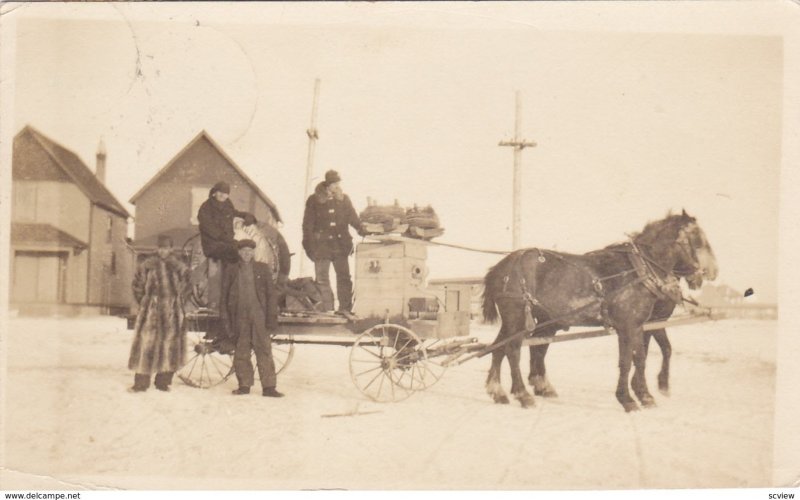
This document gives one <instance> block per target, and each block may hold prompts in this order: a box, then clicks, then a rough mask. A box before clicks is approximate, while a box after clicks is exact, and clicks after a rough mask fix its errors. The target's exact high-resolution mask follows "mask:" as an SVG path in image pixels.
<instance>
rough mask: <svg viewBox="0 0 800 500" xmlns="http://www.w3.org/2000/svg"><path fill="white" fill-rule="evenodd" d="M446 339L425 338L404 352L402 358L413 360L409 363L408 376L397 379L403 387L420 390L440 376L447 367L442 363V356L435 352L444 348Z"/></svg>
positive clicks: (430, 384)
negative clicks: (411, 350) (409, 350)
mask: <svg viewBox="0 0 800 500" xmlns="http://www.w3.org/2000/svg"><path fill="white" fill-rule="evenodd" d="M446 343H447V341H446V340H442V339H425V340H422V341H420V343H419V344H417V345H416V346H415V347H414V348H413V352H408V353H406V355H405V357H404V358H402V359H401V361H403V360H409V361H411V360H413V363H411V364H410V368H409V370H408V371H409V373H408V375H409V376H408V377H404V378H402V379H400V380H399V381H398V383H399V384H401V385H402V386H403V387H406V388H408V389H410V390H412V391H422V390H425V389H427V388H428V387H430V386H432V385H433V384H435V383H436V382H438V381H439V379H440V378H442V375H444V372H445V371H446V370H447V367H446V366H444V365H443V364H442V362H443V360H444V358H443V357H441V356H437V353H438V352H439V351H441V350H442V349H444V348H445V346H446Z"/></svg>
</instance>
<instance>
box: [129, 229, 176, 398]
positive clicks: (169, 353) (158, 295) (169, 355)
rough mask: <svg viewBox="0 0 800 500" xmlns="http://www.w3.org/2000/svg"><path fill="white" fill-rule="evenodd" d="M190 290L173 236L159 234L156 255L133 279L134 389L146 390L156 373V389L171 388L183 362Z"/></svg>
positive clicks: (131, 367)
mask: <svg viewBox="0 0 800 500" xmlns="http://www.w3.org/2000/svg"><path fill="white" fill-rule="evenodd" d="M190 291H191V285H190V283H189V266H187V265H186V264H184V263H183V262H181V261H180V260H178V259H176V258H175V257H174V256H172V238H170V237H169V236H159V237H158V249H157V250H156V255H155V256H153V257H149V258H148V259H147V260H145V261H144V262H142V263H141V264H140V265H139V266H138V268H137V270H136V275H135V276H134V279H133V295H134V297H135V298H136V302H138V303H139V312H138V314H137V315H136V324H135V326H134V331H135V335H134V337H133V345H132V346H131V353H130V357H129V359H128V368H130V369H131V370H133V371H134V372H135V373H136V375H135V376H134V383H133V387H131V388H130V391H131V392H143V391H146V390H147V388H148V387H150V377H151V375H152V374H153V373H155V374H156V377H155V386H156V389H158V390H161V391H168V390H169V386H170V384H172V376H173V374H174V373H175V370H177V369H178V368H180V367H181V366H183V363H184V358H185V345H184V343H185V341H186V323H185V321H184V310H183V301H184V300H185V298H186V296H187V295H188V294H189V293H190Z"/></svg>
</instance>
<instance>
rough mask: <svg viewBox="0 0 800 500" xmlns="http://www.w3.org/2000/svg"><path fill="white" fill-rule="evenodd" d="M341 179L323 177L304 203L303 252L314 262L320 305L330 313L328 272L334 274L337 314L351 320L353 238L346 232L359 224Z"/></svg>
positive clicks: (330, 175)
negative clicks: (321, 303)
mask: <svg viewBox="0 0 800 500" xmlns="http://www.w3.org/2000/svg"><path fill="white" fill-rule="evenodd" d="M341 181H342V179H341V177H339V173H338V172H336V171H335V170H328V171H327V172H326V173H325V181H324V182H320V183H319V184H318V185H317V187H316V189H315V190H314V194H312V195H311V196H309V197H308V200H306V208H305V212H304V214H303V248H304V249H305V251H306V254H307V255H308V258H309V259H311V260H313V261H314V271H315V275H316V281H317V283H318V284H319V285H321V286H322V287H323V290H325V296H323V302H325V303H326V306H327V309H328V310H331V309H333V290H331V282H330V268H331V264H333V269H334V271H336V295H337V297H338V299H339V308H338V311H337V312H339V313H340V314H342V315H344V316H346V317H351V316H352V312H351V309H352V307H353V281H352V279H351V277H350V263H349V261H348V258H349V256H350V254H351V253H352V252H353V237H352V236H350V229H349V227H348V226H352V227H353V228H354V229H356V230H357V231H359V233H360V232H361V221H360V220H359V218H358V214H357V213H356V210H355V208H353V203H352V202H351V201H350V198H349V197H348V196H347V195H346V194H344V192H343V191H342V186H341Z"/></svg>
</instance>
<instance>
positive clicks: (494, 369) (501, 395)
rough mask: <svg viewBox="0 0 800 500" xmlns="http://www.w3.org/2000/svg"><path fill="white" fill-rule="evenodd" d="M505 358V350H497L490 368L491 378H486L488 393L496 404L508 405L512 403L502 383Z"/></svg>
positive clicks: (493, 354)
mask: <svg viewBox="0 0 800 500" xmlns="http://www.w3.org/2000/svg"><path fill="white" fill-rule="evenodd" d="M505 356H506V354H505V352H504V350H503V349H495V350H494V351H493V352H492V366H491V368H489V376H488V377H486V392H487V393H488V394H489V395H490V396H491V397H492V399H493V400H494V402H495V403H498V404H504V405H507V404H508V403H510V401H509V400H508V396H506V393H505V391H504V390H503V386H502V384H501V383H500V368H501V367H502V365H503V358H504V357H505Z"/></svg>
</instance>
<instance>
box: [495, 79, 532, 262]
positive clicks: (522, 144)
mask: <svg viewBox="0 0 800 500" xmlns="http://www.w3.org/2000/svg"><path fill="white" fill-rule="evenodd" d="M499 146H509V147H513V148H514V194H513V202H512V222H513V225H512V233H511V246H512V248H513V249H514V250H517V249H518V248H519V247H520V226H521V225H522V208H521V206H522V200H521V198H522V150H523V149H525V148H527V147H531V148H532V147H536V143H535V142H533V141H526V140H524V139H523V138H522V95H521V94H520V91H519V90H517V92H516V106H515V110H514V138H513V139H512V140H510V141H500V143H499Z"/></svg>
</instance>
